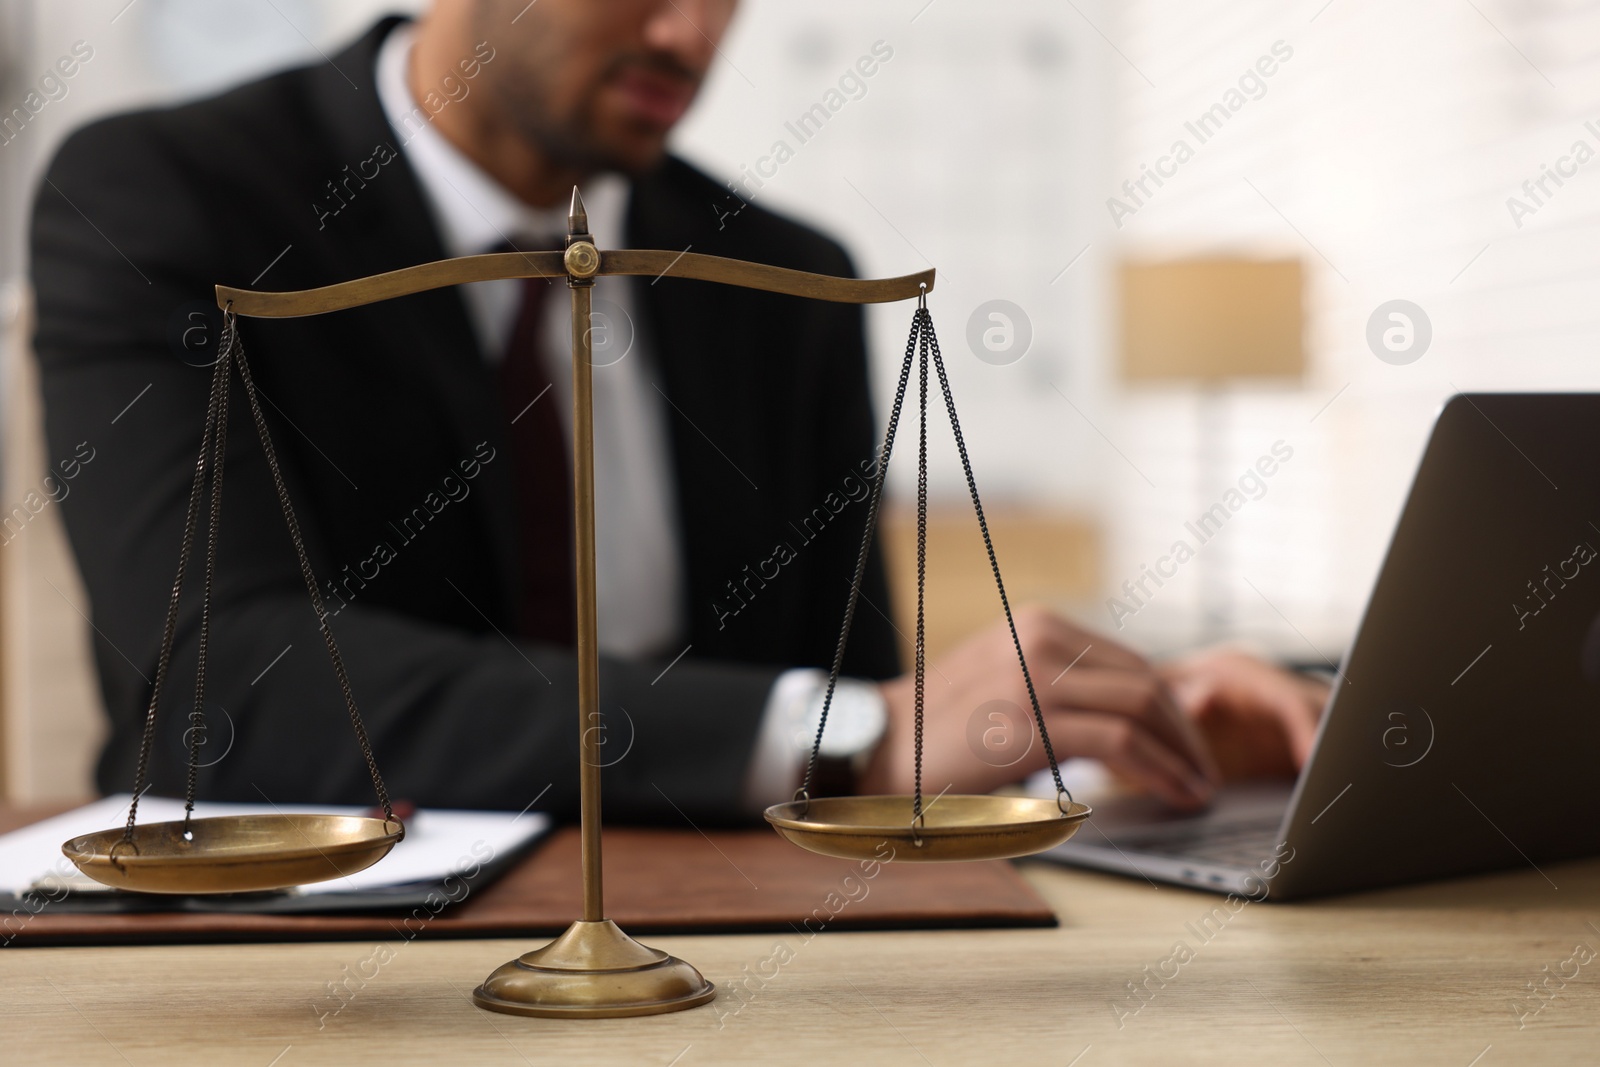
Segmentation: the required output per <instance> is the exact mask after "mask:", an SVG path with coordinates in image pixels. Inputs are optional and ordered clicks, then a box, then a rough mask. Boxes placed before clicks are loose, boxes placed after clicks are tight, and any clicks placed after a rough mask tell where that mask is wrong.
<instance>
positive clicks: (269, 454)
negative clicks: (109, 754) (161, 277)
mask: <svg viewBox="0 0 1600 1067" xmlns="http://www.w3.org/2000/svg"><path fill="white" fill-rule="evenodd" d="M223 329H224V332H225V333H226V335H227V338H228V342H229V344H231V346H232V348H233V351H234V354H235V355H236V356H237V357H238V361H239V381H240V382H241V383H242V384H243V385H244V393H245V397H246V398H247V399H248V400H249V401H250V415H251V417H252V418H253V419H254V421H255V424H256V433H257V434H258V435H259V436H260V438H261V451H262V454H263V455H264V456H265V457H266V460H267V469H268V470H269V471H271V472H272V485H273V488H274V489H276V490H277V493H278V503H279V505H280V506H281V507H282V509H283V520H284V522H285V523H287V524H288V527H289V540H291V541H293V542H294V552H295V556H296V557H297V558H298V559H299V561H300V573H301V575H302V576H303V577H304V578H305V582H306V590H307V591H308V592H309V593H310V594H311V608H312V610H313V611H314V612H315V613H316V616H317V628H318V629H319V630H321V631H322V640H323V643H324V644H325V645H327V646H328V658H329V659H331V660H332V661H333V673H334V675H335V676H336V677H337V678H338V680H339V691H340V692H341V693H342V694H343V695H344V703H345V707H346V708H347V709H348V710H349V712H350V725H351V726H352V727H353V728H354V729H355V734H356V743H357V744H358V745H359V746H360V747H361V757H362V759H364V760H365V761H366V764H367V773H368V774H370V775H371V776H372V788H373V790H374V792H376V793H377V795H378V805H379V806H380V807H381V808H383V816H384V819H385V820H386V821H388V822H394V821H395V818H394V807H393V805H392V804H391V803H390V802H389V790H388V789H387V788H385V786H384V784H383V775H381V774H379V773H378V761H377V758H376V757H375V756H374V755H373V754H372V743H371V742H370V741H369V740H368V739H367V728H366V724H365V723H363V722H362V721H361V712H360V710H359V709H357V708H356V698H355V693H354V692H353V691H352V690H351V688H350V676H349V675H348V674H347V673H346V672H345V668H344V657H342V656H340V655H339V645H338V642H336V641H335V640H334V639H333V630H332V628H331V627H329V626H328V610H327V608H325V607H324V606H323V603H322V594H321V593H319V592H318V591H317V577H316V575H315V574H314V573H313V572H312V570H311V558H310V556H308V555H307V554H306V545H305V540H304V539H303V538H302V537H301V536H300V524H299V522H298V521H296V519H295V515H294V505H293V504H291V503H290V502H289V487H288V486H287V485H286V484H285V483H284V480H283V471H282V470H280V469H279V467H278V453H277V450H276V449H274V448H273V447H272V435H271V434H269V433H268V432H267V419H266V416H265V415H264V414H263V413H262V411H261V403H260V401H259V400H257V399H256V385H255V381H254V380H253V379H252V378H251V377H250V363H249V361H248V360H246V359H245V356H244V343H243V342H242V341H240V340H239V323H238V316H237V315H236V314H234V311H233V309H232V307H229V308H226V309H225V310H224V311H223Z"/></svg>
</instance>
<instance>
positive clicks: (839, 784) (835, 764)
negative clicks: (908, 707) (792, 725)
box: [802, 678, 889, 797]
mask: <svg viewBox="0 0 1600 1067" xmlns="http://www.w3.org/2000/svg"><path fill="white" fill-rule="evenodd" d="M826 693H827V680H826V679H825V678H824V679H823V680H822V684H821V685H820V686H819V687H818V688H817V689H816V690H815V691H814V694H813V695H812V697H811V699H810V701H809V703H808V706H807V709H806V714H805V718H804V721H805V723H806V724H807V727H808V730H807V732H806V734H805V751H806V752H807V754H808V755H809V752H810V748H811V740H812V739H813V738H815V737H816V732H817V722H818V721H819V720H820V719H821V717H822V699H823V696H824V695H825V694H826ZM888 724H889V712H888V708H887V707H886V706H885V704H884V701H883V696H882V695H881V694H880V693H879V692H878V687H877V686H876V685H874V684H872V683H871V682H864V681H860V680H857V679H855V678H840V679H839V681H838V684H837V685H835V686H834V690H833V703H832V704H831V705H829V707H828V728H827V729H826V730H825V731H823V734H822V746H821V747H820V748H819V749H818V750H817V767H816V771H815V772H814V773H813V774H812V776H811V795H812V796H813V797H837V796H848V795H850V794H852V793H854V792H855V791H856V785H857V783H858V782H860V780H861V776H862V775H863V774H864V773H866V769H867V764H868V763H870V762H871V761H872V755H873V753H874V752H876V751H877V750H878V743H879V742H880V741H882V740H883V733H884V730H885V729H886V728H887V727H888ZM803 773H804V772H802V774H803Z"/></svg>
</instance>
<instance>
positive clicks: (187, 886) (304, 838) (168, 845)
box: [61, 815, 405, 893]
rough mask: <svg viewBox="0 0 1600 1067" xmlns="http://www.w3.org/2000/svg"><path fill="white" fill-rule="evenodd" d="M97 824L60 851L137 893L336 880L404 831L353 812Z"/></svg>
mask: <svg viewBox="0 0 1600 1067" xmlns="http://www.w3.org/2000/svg"><path fill="white" fill-rule="evenodd" d="M189 830H190V837H189V838H185V837H184V824H183V823H182V822H161V823H151V824H149V825H146V826H136V827H134V830H133V839H132V840H131V841H125V840H124V836H123V835H124V833H125V831H124V830H123V829H121V828H118V829H115V830H102V831H100V832H99V833H94V834H88V835H86V836H84V837H75V838H73V839H72V840H71V841H68V842H67V843H66V844H64V845H62V846H61V851H62V852H63V853H65V854H66V857H67V858H68V859H69V860H71V861H72V862H73V863H75V864H76V865H77V867H78V869H79V870H80V871H82V872H83V873H84V874H86V875H88V876H89V877H90V878H93V879H94V880H95V881H97V882H101V883H104V884H105V885H109V886H113V887H115V888H117V889H129V890H132V891H134V892H137V893H259V892H264V891H266V890H270V889H287V888H288V887H290V886H296V885H305V884H307V883H310V882H325V881H327V880H328V879H330V878H340V877H343V876H345V875H348V874H354V873H356V872H357V871H362V870H365V869H366V868H368V867H370V866H372V865H373V864H374V863H377V862H378V861H379V860H381V859H382V858H383V857H384V856H386V855H388V854H389V850H390V849H392V848H394V846H395V845H396V844H398V843H399V842H400V840H401V839H402V838H403V837H405V827H404V826H402V825H401V824H400V822H399V820H390V821H385V820H383V819H366V818H359V817H356V816H353V815H232V816H228V817H225V818H217V819H194V820H192V821H191V822H190V823H189Z"/></svg>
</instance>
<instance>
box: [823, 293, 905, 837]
mask: <svg viewBox="0 0 1600 1067" xmlns="http://www.w3.org/2000/svg"><path fill="white" fill-rule="evenodd" d="M916 339H917V334H916V326H915V323H913V326H912V332H911V336H910V337H909V338H907V340H906V355H905V359H904V360H902V361H901V364H900V382H899V384H898V385H897V386H896V387H895V393H894V405H893V407H891V408H890V409H889V425H888V427H887V428H886V429H885V430H884V434H883V448H882V449H881V450H880V451H879V452H878V473H877V477H876V478H874V479H873V481H872V496H871V498H870V499H869V500H868V503H867V525H866V529H864V530H863V531H862V532H861V550H860V551H859V552H858V553H856V569H855V574H854V576H853V577H852V578H851V580H850V597H849V599H848V600H847V601H846V602H845V609H844V625H843V626H842V627H840V629H839V644H838V645H837V646H836V647H835V649H834V652H833V668H832V669H831V670H830V671H829V672H828V688H827V691H826V692H825V693H824V694H823V697H822V715H821V717H820V718H819V719H818V720H817V733H816V736H815V737H814V738H813V739H812V741H811V758H810V760H808V761H807V763H806V774H805V780H804V781H803V782H802V783H801V785H800V788H799V789H798V790H796V791H795V799H796V800H800V799H801V798H804V799H805V802H806V805H807V808H808V810H809V806H810V803H811V779H812V776H813V775H814V774H815V773H816V769H817V756H818V754H819V753H820V752H821V750H822V731H823V730H824V729H826V728H827V725H828V710H829V709H830V708H831V707H832V706H833V692H834V689H835V687H836V686H837V685H838V683H839V672H840V670H842V669H843V666H844V649H845V644H846V643H847V642H848V641H849V639H850V624H851V623H852V622H854V621H855V616H856V604H857V603H858V602H859V601H860V599H861V583H862V580H863V579H864V578H865V576H866V571H867V556H868V554H869V553H870V552H871V550H872V537H873V534H874V533H876V532H877V529H878V510H879V506H880V505H881V504H882V502H883V484H884V478H885V476H886V475H887V474H888V471H889V453H890V452H892V451H893V450H894V435H895V430H896V429H897V428H898V427H899V425H900V409H901V407H902V406H903V405H904V403H905V399H906V384H907V382H908V381H909V380H910V378H911V361H912V360H913V359H914V358H915V357H916V347H915V346H916Z"/></svg>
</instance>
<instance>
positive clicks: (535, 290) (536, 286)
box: [500, 278, 577, 645]
mask: <svg viewBox="0 0 1600 1067" xmlns="http://www.w3.org/2000/svg"><path fill="white" fill-rule="evenodd" d="M520 284H521V285H522V309H521V310H520V311H519V312H518V314H517V322H516V326H515V327H514V328H513V329H512V331H511V340H510V342H509V343H508V344H507V345H506V350H505V357H504V358H503V359H502V360H501V362H500V398H501V401H502V406H503V408H504V410H505V414H506V420H507V422H508V423H509V424H510V425H509V427H508V430H509V440H510V442H511V457H512V459H511V465H512V477H513V479H514V480H515V483H516V496H517V507H516V515H517V546H518V549H519V550H520V553H521V560H520V562H521V565H522V566H521V577H522V581H521V588H520V589H519V590H518V597H517V599H518V606H519V608H520V612H521V616H520V620H519V621H520V625H519V630H520V632H521V634H522V636H523V637H526V638H528V639H529V640H533V641H550V642H554V643H557V644H564V645H571V644H573V643H574V641H575V633H576V629H577V618H576V616H577V593H576V591H575V588H574V580H573V576H572V573H573V561H572V536H573V534H572V460H571V457H570V455H569V452H570V449H569V447H568V444H567V441H566V439H565V434H564V433H563V430H562V424H561V417H560V412H559V411H557V402H556V399H555V397H556V395H557V392H556V390H555V389H554V388H552V380H553V379H552V373H551V372H552V369H553V367H554V366H555V365H556V364H555V363H554V362H553V361H552V360H551V359H550V358H549V353H547V352H546V351H545V347H546V346H545V344H544V330H543V327H542V325H541V323H542V320H543V318H544V312H545V308H546V307H547V306H548V303H549V301H550V300H551V299H552V298H553V297H554V296H556V295H559V294H560V290H559V289H558V286H557V285H556V283H554V282H551V281H549V280H548V279H545V278H526V279H523V280H522V281H521V283H520Z"/></svg>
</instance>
